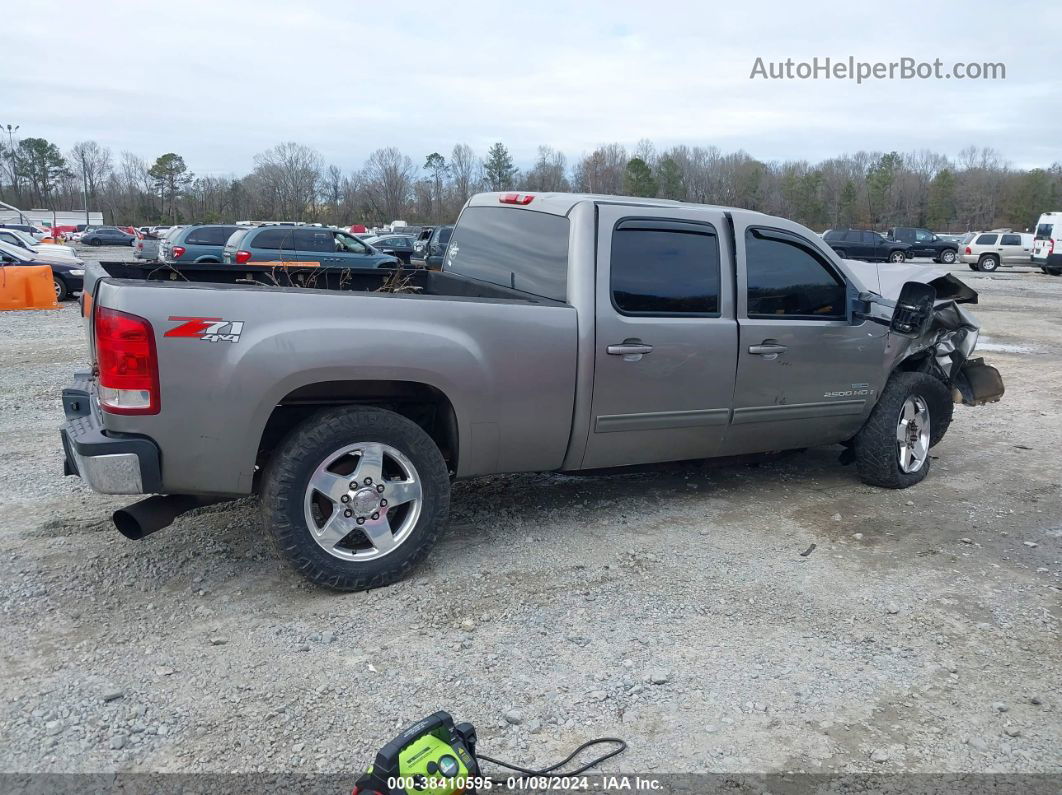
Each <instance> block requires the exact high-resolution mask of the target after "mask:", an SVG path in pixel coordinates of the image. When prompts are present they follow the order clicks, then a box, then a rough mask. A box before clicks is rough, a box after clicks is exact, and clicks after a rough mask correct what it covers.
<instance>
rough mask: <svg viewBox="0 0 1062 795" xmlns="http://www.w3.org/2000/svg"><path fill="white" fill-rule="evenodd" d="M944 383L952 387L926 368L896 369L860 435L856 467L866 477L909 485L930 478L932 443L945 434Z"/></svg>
mask: <svg viewBox="0 0 1062 795" xmlns="http://www.w3.org/2000/svg"><path fill="white" fill-rule="evenodd" d="M941 388H943V389H945V390H946V389H947V387H945V386H944V384H942V383H941V382H940V381H939V380H938V379H936V378H934V377H933V376H931V375H927V374H925V373H896V374H894V375H893V376H892V377H891V378H890V379H889V382H888V383H887V384H886V385H885V389H884V390H882V393H881V399H880V400H878V404H877V405H876V406H875V407H874V410H873V411H872V412H871V413H870V417H869V419H867V422H866V424H865V425H864V426H863V428H862V429H861V430H860V431H859V433H858V434H856V437H855V445H854V451H855V461H856V468H857V469H858V471H859V477H860V478H861V479H862V481H863V482H864V483H869V484H870V485H872V486H882V487H884V488H887V489H905V488H907V487H908V486H913V485H914V484H916V483H919V482H921V481H922V480H923V479H924V478H925V476H926V475H927V474H928V472H929V464H930V458H929V448H930V447H931V446H932V445H933V443H934V441H939V437H940V436H942V435H943V433H942V432H941V433H939V434H934V430H933V425H934V422H936V420H937V418H938V417H939V419H940V421H941V422H944V417H941V416H939V405H940V395H941ZM934 407H937V408H936V410H934ZM935 414H936V415H937V416H934V415H935ZM948 420H949V421H950V417H948ZM946 427H947V426H946V425H945V426H944V429H945V430H946Z"/></svg>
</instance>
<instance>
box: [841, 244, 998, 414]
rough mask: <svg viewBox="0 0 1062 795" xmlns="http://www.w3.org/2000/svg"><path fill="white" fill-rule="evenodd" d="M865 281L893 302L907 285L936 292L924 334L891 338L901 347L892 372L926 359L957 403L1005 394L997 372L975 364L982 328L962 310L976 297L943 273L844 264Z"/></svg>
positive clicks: (890, 265)
mask: <svg viewBox="0 0 1062 795" xmlns="http://www.w3.org/2000/svg"><path fill="white" fill-rule="evenodd" d="M845 264H846V265H848V266H849V267H851V266H853V265H854V266H855V267H854V268H852V269H853V270H855V271H856V272H857V273H858V275H859V276H860V277H861V278H862V279H863V280H864V281H865V282H868V283H870V284H872V285H875V286H876V288H877V289H876V290H874V291H875V292H877V293H878V294H879V295H880V296H881V297H882V298H888V299H893V300H895V299H896V298H897V297H898V296H899V294H900V290H901V288H902V287H903V285H904V283H905V282H911V281H916V282H923V283H925V284H928V285H930V286H932V287H933V288H934V289H935V290H936V292H937V298H936V302H935V303H934V313H933V320H932V322H931V323H930V324H929V327H928V329H927V330H926V333H925V334H923V335H922V336H921V337H918V338H917V339H913V340H906V346H904V341H901V340H900V339H899V338H897V336H896V335H893V342H894V343H896V342H899V344H900V345H901V346H903V347H901V349H900V350H899V351H898V352H897V354H896V356H895V359H894V360H893V365H892V366H893V367H895V366H896V365H897V364H899V363H900V362H902V361H906V360H908V359H911V358H912V357H914V356H918V355H921V354H925V353H928V355H929V359H930V361H932V362H933V364H934V365H935V367H930V369H932V370H935V371H936V372H937V374H938V375H941V376H943V378H944V380H945V381H946V382H947V383H948V384H949V385H950V386H951V387H952V388H953V390H954V391H955V394H956V402H959V400H961V402H963V403H966V404H967V405H971V406H972V405H979V404H982V403H990V402H994V401H997V400H999V399H1000V398H1001V397H1002V396H1003V393H1004V387H1003V378H1002V376H1000V374H999V371H998V370H997V369H996V368H995V367H992V366H990V365H988V364H985V362H984V359H981V358H977V359H972V358H971V355H972V354H973V352H974V349H975V348H976V346H977V338H978V336H979V334H980V331H981V324H980V323H979V322H978V320H977V318H976V317H975V316H974V315H973V313H972V312H970V311H968V310H967V309H965V308H964V307H963V306H961V304H976V303H977V302H978V296H977V291H976V290H974V289H973V288H972V287H970V286H969V285H968V284H966V283H965V282H963V281H962V280H960V279H958V278H957V277H956V276H955V275H954V274H952V273H951V272H950V271H949V270H947V269H945V268H927V267H925V266H924V265H908V264H898V263H863V262H858V263H857V262H853V261H851V260H846V261H845Z"/></svg>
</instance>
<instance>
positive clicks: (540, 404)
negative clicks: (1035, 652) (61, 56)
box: [61, 193, 1003, 590]
mask: <svg viewBox="0 0 1062 795" xmlns="http://www.w3.org/2000/svg"><path fill="white" fill-rule="evenodd" d="M292 231H293V230H290V229H273V230H268V229H266V230H263V229H258V230H252V231H249V232H245V233H244V236H243V238H242V245H243V246H244V249H241V250H247V247H248V239H249V238H250V237H251V236H254V237H258V236H261V235H263V234H265V233H266V232H274V233H277V234H292ZM294 231H295V232H297V231H299V230H294ZM314 233H315V234H320V233H321V230H316V231H315V232H314ZM337 234H345V233H337ZM570 240H577V241H579V242H580V244H579V245H578V246H572V247H569V241H570ZM251 242H252V243H253V242H254V241H253V240H252V241H251ZM279 243H280V241H279V239H278V240H277V248H276V249H274V248H270V249H268V250H269V251H270V252H271V254H270V255H275V254H274V253H273V252H277V251H278V250H279ZM250 248H251V249H255V246H253V245H251V246H250ZM88 268H89V270H88V282H87V285H88V287H87V289H89V290H90V291H91V294H92V297H93V302H92V305H93V307H94V310H93V313H92V314H91V317H90V318H88V319H87V320H86V322H87V323H88V324H90V326H91V330H92V333H91V334H90V335H89V339H90V340H91V342H90V345H92V346H93V347H92V348H90V354H91V356H92V359H93V361H94V362H95V366H94V369H93V370H92V371H88V372H84V373H81V374H80V375H78V376H76V377H75V381H74V383H73V384H72V385H71V386H70V387H68V388H67V389H66V390H64V393H63V399H64V400H63V402H64V407H65V411H66V414H67V417H68V421H67V422H66V424H65V425H64V427H63V429H62V432H61V433H62V444H63V448H64V450H65V454H66V466H65V471H66V472H67V473H69V474H77V475H80V476H81V477H82V478H83V479H84V480H85V481H86V483H87V484H88V485H89V486H90V487H91V488H93V489H95V490H96V491H100V492H104V493H110V494H122V493H124V494H160V495H168V496H165V497H153V498H151V499H149V500H146V501H144V502H141V503H138V504H137V505H133V506H130V507H129V508H126V509H124V510H121V511H118V512H117V513H116V514H115V523H116V525H117V526H118V528H119V530H120V531H121V532H123V533H124V534H126V535H127V536H128V537H130V538H142V537H144V536H145V535H147V534H149V533H152V532H154V531H156V530H159V529H161V528H162V527H165V526H166V525H167V524H168V523H169V522H170V521H172V520H173V518H174V517H175V516H176V515H178V514H179V513H181V512H182V511H184V510H188V509H190V508H193V507H197V506H200V505H204V504H209V503H211V502H217V501H219V500H221V499H225V498H230V497H237V496H242V495H247V494H252V493H259V494H260V495H261V499H260V500H259V505H260V506H261V511H262V519H263V524H264V529H265V532H266V533H267V534H269V535H271V537H272V539H273V541H274V547H275V548H276V549H277V550H279V554H280V555H281V556H282V557H284V559H285V560H286V561H287V562H288V563H289V564H291V566H292V567H293V568H294V569H296V570H297V571H299V572H300V573H301V574H302V575H303V576H306V577H308V578H310V579H311V580H313V581H315V582H318V583H321V584H323V585H327V586H329V587H332V588H339V589H348V590H357V589H363V588H369V587H379V586H382V585H385V584H387V583H390V582H393V581H395V580H397V579H399V578H400V577H402V576H405V575H406V574H407V573H408V571H409V570H410V569H411V568H412V567H413V566H414V565H416V564H417V562H418V561H420V560H422V559H423V558H424V557H425V556H426V555H427V554H428V552H429V550H430V548H431V546H432V544H433V543H434V542H435V540H436V538H437V537H438V535H439V534H440V532H441V531H442V530H443V528H444V525H445V523H446V517H447V509H448V505H449V501H450V484H451V480H452V479H454V478H471V477H475V476H482V475H491V474H497V473H504V472H543V471H575V470H586V469H600V468H606V467H618V466H626V465H633V464H649V463H654V462H659V461H669V460H683V459H703V458H712V457H721V456H734V455H740V454H753V453H762V452H764V451H771V450H783V449H794V448H803V447H808V446H816V445H829V444H839V443H846V444H847V445H848V447H847V451H846V453H845V456H846V459H847V460H849V461H852V462H853V463H855V465H856V468H857V471H858V473H859V476H860V477H861V478H862V479H863V480H864V482H866V483H869V484H873V485H876V486H883V487H887V488H906V487H909V486H912V485H914V484H916V483H918V482H920V481H921V480H922V479H923V478H925V476H926V474H927V472H928V470H929V467H930V465H931V460H930V448H931V447H932V446H933V445H934V444H936V443H937V442H939V441H940V440H941V438H943V436H944V434H945V432H946V431H947V429H948V427H949V424H950V422H951V420H952V409H953V405H954V404H953V402H952V394H953V390H955V393H956V394H959V395H961V396H962V398H963V400H964V401H965V402H968V403H971V404H977V403H982V402H987V401H992V400H996V399H998V398H999V397H1000V396H1001V395H1002V393H1003V384H1002V380H1001V379H1000V377H999V373H998V372H997V371H996V370H995V369H994V368H991V367H989V366H988V365H986V364H984V362H983V360H981V359H972V358H970V357H971V354H972V353H973V351H974V346H975V344H976V340H977V335H978V324H977V322H976V320H975V319H974V318H973V317H972V316H971V315H969V314H968V313H967V312H966V310H965V308H964V307H963V304H964V303H966V302H972V301H976V299H977V294H976V292H975V291H973V290H971V289H970V288H969V287H967V286H966V285H964V284H963V283H962V282H960V281H959V280H958V279H956V278H955V277H954V276H952V275H951V274H950V273H948V272H947V271H946V270H942V271H936V270H934V269H932V268H926V267H902V266H895V265H884V264H883V265H871V264H868V263H858V262H851V261H849V260H844V259H841V258H840V257H838V256H837V255H836V253H834V252H833V251H832V250H831V249H830V248H829V247H828V246H827V245H826V244H825V243H823V242H822V241H821V240H820V239H819V238H818V237H817V236H816V235H815V234H814V233H813V232H811V231H810V230H808V229H806V228H805V227H803V226H800V225H799V224H796V223H793V222H792V221H788V220H786V219H784V218H777V217H772V216H768V215H765V214H762V213H759V212H752V211H749V210H743V209H737V208H733V209H728V208H723V207H711V206H706V205H695V204H686V203H679V202H669V201H666V200H660V199H638V198H633V197H623V198H622V199H612V198H607V197H600V196H588V195H572V194H549V195H546V196H534V195H529V194H498V193H492V194H479V195H476V196H474V197H472V199H470V201H469V202H468V204H467V205H466V207H465V209H464V210H463V211H462V213H461V216H460V218H459V220H458V223H457V226H456V228H455V229H454V230H453V234H452V238H451V240H450V245H449V247H448V248H447V250H446V256H445V261H444V263H443V270H442V272H436V271H427V270H417V271H414V272H412V273H411V278H412V279H414V280H415V283H416V286H417V287H419V288H420V289H419V290H418V291H416V292H412V293H404V294H396V293H394V292H389V291H387V290H383V291H381V290H380V289H379V287H378V286H375V285H373V286H370V285H371V283H372V281H375V280H372V281H368V282H367V281H365V280H362V281H361V282H360V283H358V284H355V285H348V286H347V288H346V289H347V290H348V291H347V292H341V291H338V290H337V291H323V290H315V289H303V290H293V289H287V288H284V287H269V286H263V285H261V284H256V285H246V284H227V285H225V286H223V287H222V286H218V287H212V286H210V285H202V284H200V285H197V286H196V288H195V289H187V288H186V287H185V286H184V284H183V283H182V284H180V285H178V284H175V283H172V282H169V281H162V282H152V283H139V282H137V281H136V280H135V279H132V278H121V279H117V278H110V276H109V274H108V272H107V271H106V270H105V268H104V265H103V264H101V263H89V264H88ZM364 273H365V272H364V271H361V272H359V274H357V276H359V277H360V276H362V275H364ZM141 278H145V277H141ZM905 280H907V281H906V283H904V282H905ZM355 281H356V280H355ZM359 284H360V286H358V285H359ZM378 284H379V282H378V281H376V285H378ZM359 289H360V290H365V292H351V290H359ZM204 343H205V344H204ZM945 353H947V355H944V354H945ZM189 374H194V377H190V376H189ZM973 443H976V442H973Z"/></svg>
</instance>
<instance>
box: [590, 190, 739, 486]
mask: <svg viewBox="0 0 1062 795" xmlns="http://www.w3.org/2000/svg"><path fill="white" fill-rule="evenodd" d="M725 228H726V227H725V226H724V219H723V213H722V211H705V210H703V209H699V210H691V209H685V208H681V207H669V208H659V207H633V206H623V205H617V204H602V205H600V206H599V208H598V231H597V235H598V239H597V252H598V253H597V257H598V260H597V269H598V270H597V284H596V288H595V295H596V303H597V312H596V318H597V319H596V350H595V353H594V392H593V402H592V406H591V418H590V433H589V439H588V441H587V448H586V454H585V455H584V457H583V464H582V465H583V467H584V468H595V467H610V466H621V465H624V464H638V463H649V462H653V461H677V460H682V459H688V458H703V457H707V456H711V455H715V454H717V453H718V451H719V448H720V445H721V443H722V438H723V433H724V431H725V428H726V424H727V422H728V421H729V417H730V401H731V398H732V396H733V390H734V365H735V355H736V345H737V325H736V323H735V320H734V306H733V298H732V296H733V274H732V272H731V269H730V266H729V263H730V262H731V261H732V254H731V251H730V243H729V240H728V239H727V237H726V235H725V232H724V230H725Z"/></svg>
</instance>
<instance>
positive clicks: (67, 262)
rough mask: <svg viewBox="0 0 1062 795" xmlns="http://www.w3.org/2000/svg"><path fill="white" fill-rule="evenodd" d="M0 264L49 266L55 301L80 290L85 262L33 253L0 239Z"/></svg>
mask: <svg viewBox="0 0 1062 795" xmlns="http://www.w3.org/2000/svg"><path fill="white" fill-rule="evenodd" d="M0 265H16V266H17V265H49V266H51V269H52V286H53V287H54V288H55V300H56V301H62V300H64V299H65V298H66V297H67V296H69V295H70V293H75V292H77V293H79V292H81V289H82V284H83V280H84V277H85V263H84V262H83V261H82V260H79V259H71V258H69V257H56V256H54V255H49V254H40V253H34V252H30V251H26V249H24V248H20V247H19V246H13V245H11V244H10V243H4V242H2V241H0Z"/></svg>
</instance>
